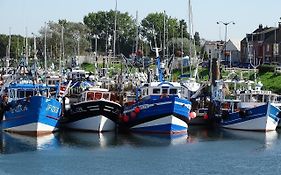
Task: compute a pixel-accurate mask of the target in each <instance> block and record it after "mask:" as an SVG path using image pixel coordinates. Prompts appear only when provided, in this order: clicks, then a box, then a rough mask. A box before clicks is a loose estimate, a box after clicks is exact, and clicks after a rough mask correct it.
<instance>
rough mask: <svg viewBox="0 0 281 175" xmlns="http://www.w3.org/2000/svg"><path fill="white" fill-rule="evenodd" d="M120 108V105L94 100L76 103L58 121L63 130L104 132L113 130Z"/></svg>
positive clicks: (117, 120)
mask: <svg viewBox="0 0 281 175" xmlns="http://www.w3.org/2000/svg"><path fill="white" fill-rule="evenodd" d="M121 111H122V107H121V105H120V104H118V103H115V102H112V101H107V100H95V101H86V102H80V103H76V104H74V105H72V106H71V108H70V110H69V111H67V112H66V115H65V116H64V117H63V118H62V119H61V120H60V123H61V124H62V127H63V128H68V129H75V130H84V131H93V132H104V131H113V130H115V127H116V124H117V123H118V122H119V115H120V114H121Z"/></svg>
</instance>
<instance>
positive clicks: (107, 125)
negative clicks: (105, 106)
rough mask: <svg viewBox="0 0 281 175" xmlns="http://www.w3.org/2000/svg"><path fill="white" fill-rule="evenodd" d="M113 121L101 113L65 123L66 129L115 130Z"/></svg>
mask: <svg viewBox="0 0 281 175" xmlns="http://www.w3.org/2000/svg"><path fill="white" fill-rule="evenodd" d="M115 126H116V124H115V122H113V121H112V120H110V119H108V118H107V117H105V116H103V115H98V116H92V117H87V118H84V119H81V120H77V121H74V122H70V123H67V124H65V127H66V128H68V129H74V130H83V131H92V132H107V131H114V130H115Z"/></svg>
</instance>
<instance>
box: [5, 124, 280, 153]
mask: <svg viewBox="0 0 281 175" xmlns="http://www.w3.org/2000/svg"><path fill="white" fill-rule="evenodd" d="M276 140H278V132H276V131H273V132H266V133H264V132H249V131H237V130H225V129H218V128H216V129H214V128H205V127H191V128H189V132H188V134H183V135H151V134H148V135H147V134H136V133H131V134H119V133H114V132H107V133H89V132H77V131H61V132H59V133H56V134H50V135H46V136H41V137H31V136H24V135H18V134H12V133H6V132H2V133H1V134H0V141H1V144H0V153H2V154H11V153H19V152H26V151H37V150H46V149H51V148H57V147H75V148H82V149H85V148H86V149H96V148H102V149H103V148H108V147H114V148H117V147H122V146H131V147H165V146H174V145H182V144H187V145H188V144H201V143H203V144H204V145H207V144H208V142H210V141H211V142H216V144H219V145H222V146H223V145H224V144H233V143H238V144H240V146H241V144H243V145H244V146H245V147H253V146H254V147H257V149H269V148H272V147H273V146H274V145H278V144H276ZM204 142H206V143H204ZM226 142H227V143H226Z"/></svg>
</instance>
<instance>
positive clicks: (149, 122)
mask: <svg viewBox="0 0 281 175" xmlns="http://www.w3.org/2000/svg"><path fill="white" fill-rule="evenodd" d="M156 57H157V74H158V79H159V81H157V82H150V83H143V84H142V86H141V87H140V88H138V90H137V93H136V102H135V103H134V104H130V105H128V106H125V107H124V112H123V115H122V121H123V122H122V126H124V127H125V128H128V129H130V130H132V131H137V132H148V133H167V134H174V133H183V132H187V129H188V125H187V123H188V121H189V112H190V109H191V102H190V101H189V100H187V99H184V98H181V97H180V94H181V93H180V91H181V85H180V83H177V82H168V81H165V80H164V76H163V72H164V71H163V70H164V64H161V63H160V57H159V54H158V48H156Z"/></svg>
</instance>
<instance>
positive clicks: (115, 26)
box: [113, 0, 117, 58]
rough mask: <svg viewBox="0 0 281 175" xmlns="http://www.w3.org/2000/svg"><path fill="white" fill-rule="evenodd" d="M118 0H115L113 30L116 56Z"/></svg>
mask: <svg viewBox="0 0 281 175" xmlns="http://www.w3.org/2000/svg"><path fill="white" fill-rule="evenodd" d="M116 23H117V0H115V18H114V32H113V57H114V58H115V52H116V50H115V49H116V28H117V24H116Z"/></svg>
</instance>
